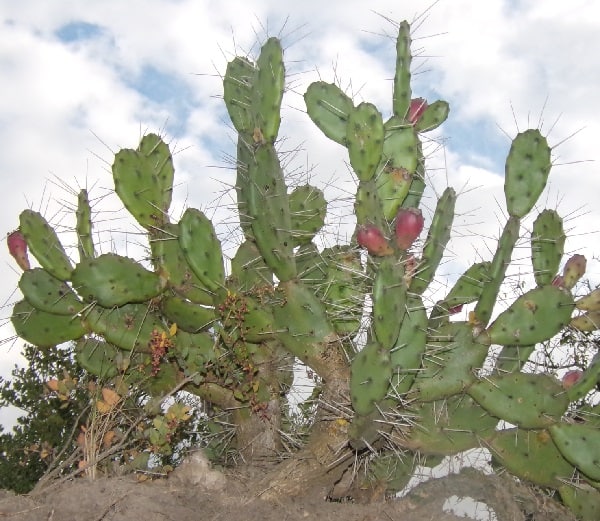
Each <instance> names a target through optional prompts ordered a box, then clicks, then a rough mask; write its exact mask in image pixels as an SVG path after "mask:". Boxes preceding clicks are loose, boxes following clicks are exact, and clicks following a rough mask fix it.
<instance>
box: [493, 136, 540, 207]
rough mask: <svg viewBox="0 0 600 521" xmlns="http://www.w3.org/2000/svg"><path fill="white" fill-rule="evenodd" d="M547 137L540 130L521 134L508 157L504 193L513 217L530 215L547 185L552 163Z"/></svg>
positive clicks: (513, 143)
mask: <svg viewBox="0 0 600 521" xmlns="http://www.w3.org/2000/svg"><path fill="white" fill-rule="evenodd" d="M550 155H551V151H550V147H549V146H548V142H547V141H546V138H545V137H544V136H542V134H541V133H540V131H539V130H537V129H529V130H526V131H524V132H521V133H519V134H518V135H517V136H516V137H515V139H514V140H513V142H512V145H511V147H510V151H509V153H508V157H507V158H506V167H505V178H504V194H505V195H506V206H507V207H508V213H509V215H511V216H514V217H518V218H521V217H523V216H525V215H526V214H528V213H529V211H530V210H531V209H532V208H533V205H534V204H535V203H536V202H537V200H538V197H539V196H540V194H541V193H542V191H543V190H544V188H545V186H546V181H547V180H548V175H549V174H550V168H551V167H552V160H551V158H550Z"/></svg>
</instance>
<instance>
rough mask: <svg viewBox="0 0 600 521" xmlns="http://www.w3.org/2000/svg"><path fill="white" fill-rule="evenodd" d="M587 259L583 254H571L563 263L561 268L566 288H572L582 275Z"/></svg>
mask: <svg viewBox="0 0 600 521" xmlns="http://www.w3.org/2000/svg"><path fill="white" fill-rule="evenodd" d="M586 266H587V260H586V258H585V257H584V256H583V255H579V254H575V255H573V256H572V257H571V258H570V259H569V260H568V261H567V263H566V264H565V267H564V269H563V275H562V276H563V285H564V287H565V288H567V289H572V288H573V286H575V284H577V281H578V280H579V279H580V278H581V277H583V274H584V273H585V268H586Z"/></svg>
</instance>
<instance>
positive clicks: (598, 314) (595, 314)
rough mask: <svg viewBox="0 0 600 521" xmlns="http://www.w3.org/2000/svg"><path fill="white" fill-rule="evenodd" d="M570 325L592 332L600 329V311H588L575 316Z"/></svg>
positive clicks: (579, 329)
mask: <svg viewBox="0 0 600 521" xmlns="http://www.w3.org/2000/svg"><path fill="white" fill-rule="evenodd" d="M569 326H571V327H572V328H573V329H577V330H578V331H584V332H591V331H596V330H598V329H600V311H588V312H587V313H583V314H581V315H577V316H576V317H573V318H572V319H571V321H570V322H569Z"/></svg>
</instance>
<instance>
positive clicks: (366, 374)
mask: <svg viewBox="0 0 600 521" xmlns="http://www.w3.org/2000/svg"><path fill="white" fill-rule="evenodd" d="M391 377H392V364H391V363H390V352H389V349H385V348H384V347H382V346H380V345H379V344H378V343H377V342H372V343H370V344H367V345H366V346H365V347H364V348H363V349H361V350H360V351H359V352H358V353H357V354H356V356H355V357H354V360H352V365H351V370H350V398H351V400H352V408H353V409H354V412H356V414H361V415H367V414H369V413H371V412H373V411H374V410H375V407H376V403H377V402H378V401H379V400H382V399H383V398H384V397H385V395H386V394H387V391H388V388H389V385H390V378H391Z"/></svg>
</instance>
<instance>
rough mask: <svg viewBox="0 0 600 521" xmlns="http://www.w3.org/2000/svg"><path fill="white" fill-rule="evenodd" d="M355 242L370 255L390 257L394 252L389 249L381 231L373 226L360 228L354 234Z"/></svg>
mask: <svg viewBox="0 0 600 521" xmlns="http://www.w3.org/2000/svg"><path fill="white" fill-rule="evenodd" d="M356 242H358V244H359V246H362V247H363V248H366V249H367V251H368V252H369V253H370V254H371V255H380V256H385V255H391V254H392V253H393V251H394V250H392V248H391V247H390V245H389V244H388V242H387V239H386V238H385V237H384V236H383V233H381V230H380V229H379V228H377V226H375V225H373V224H368V225H365V226H361V227H360V228H359V229H358V230H357V232H356Z"/></svg>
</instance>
